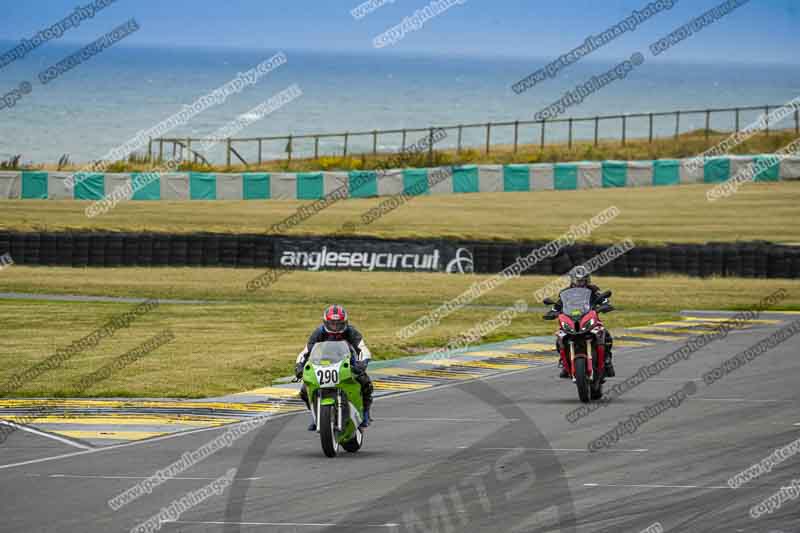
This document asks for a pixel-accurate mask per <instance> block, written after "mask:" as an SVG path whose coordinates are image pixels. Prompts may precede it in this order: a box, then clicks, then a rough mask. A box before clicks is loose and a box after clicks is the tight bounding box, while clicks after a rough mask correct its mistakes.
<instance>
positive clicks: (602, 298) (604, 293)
mask: <svg viewBox="0 0 800 533" xmlns="http://www.w3.org/2000/svg"><path fill="white" fill-rule="evenodd" d="M610 297H611V291H605V292H602V293H600V295H599V298H600V299H601V300H604V299H606V298H610Z"/></svg>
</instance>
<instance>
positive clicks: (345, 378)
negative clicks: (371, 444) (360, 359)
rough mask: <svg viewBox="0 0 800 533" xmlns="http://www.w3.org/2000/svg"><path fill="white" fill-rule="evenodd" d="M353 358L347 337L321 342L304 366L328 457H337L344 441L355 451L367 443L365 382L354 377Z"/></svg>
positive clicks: (315, 414)
mask: <svg viewBox="0 0 800 533" xmlns="http://www.w3.org/2000/svg"><path fill="white" fill-rule="evenodd" d="M351 360H352V351H351V348H350V344H348V343H347V342H346V341H327V342H318V343H316V344H315V345H314V348H313V349H312V350H311V355H310V356H309V358H308V361H307V362H306V366H305V368H304V370H303V383H305V386H306V390H307V391H308V399H309V403H310V404H311V410H312V411H313V414H314V420H315V421H316V422H317V432H318V433H319V438H320V442H321V443H322V451H323V452H324V453H325V455H326V456H328V457H336V453H337V451H338V449H339V446H340V445H341V447H342V448H344V449H345V450H346V451H348V452H351V453H353V452H357V451H358V450H359V449H361V446H362V445H363V443H364V433H363V432H362V431H361V430H360V429H358V425H359V424H360V423H361V420H362V419H363V416H364V415H363V413H364V405H363V400H362V398H361V385H359V383H358V382H357V381H356V380H355V378H354V377H353V373H352V369H351V368H350V365H351Z"/></svg>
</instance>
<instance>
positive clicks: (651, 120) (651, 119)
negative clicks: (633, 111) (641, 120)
mask: <svg viewBox="0 0 800 533" xmlns="http://www.w3.org/2000/svg"><path fill="white" fill-rule="evenodd" d="M648 119H649V120H650V135H649V141H648V142H649V143H650V144H653V114H652V113H650V115H649V117H648Z"/></svg>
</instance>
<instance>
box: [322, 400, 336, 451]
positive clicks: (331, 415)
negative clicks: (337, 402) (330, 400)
mask: <svg viewBox="0 0 800 533" xmlns="http://www.w3.org/2000/svg"><path fill="white" fill-rule="evenodd" d="M334 408H335V406H334V405H323V406H322V407H321V408H320V413H319V440H320V443H321V444H322V451H323V453H324V454H325V456H326V457H336V451H337V449H338V448H339V443H338V442H337V441H336V414H335V411H334Z"/></svg>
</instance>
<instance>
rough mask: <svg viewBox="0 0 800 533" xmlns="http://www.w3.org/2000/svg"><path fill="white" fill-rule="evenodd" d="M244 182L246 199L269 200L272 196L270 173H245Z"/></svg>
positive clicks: (243, 188)
mask: <svg viewBox="0 0 800 533" xmlns="http://www.w3.org/2000/svg"><path fill="white" fill-rule="evenodd" d="M242 182H243V184H242V192H243V196H244V199H245V200H268V199H269V198H270V183H269V182H270V176H269V174H244V175H243V176H242Z"/></svg>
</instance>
